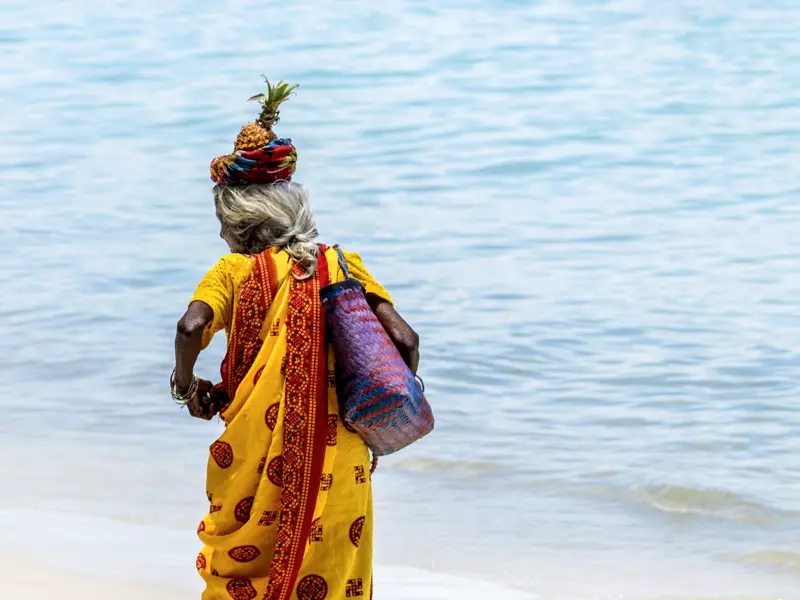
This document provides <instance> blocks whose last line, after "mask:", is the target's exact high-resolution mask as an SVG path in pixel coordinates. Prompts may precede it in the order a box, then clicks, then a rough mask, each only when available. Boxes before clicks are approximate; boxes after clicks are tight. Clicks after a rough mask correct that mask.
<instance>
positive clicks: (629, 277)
mask: <svg viewBox="0 0 800 600" xmlns="http://www.w3.org/2000/svg"><path fill="white" fill-rule="evenodd" d="M26 4H27V5H23V4H22V3H14V4H12V5H4V6H3V7H2V8H0V55H1V56H2V59H0V82H2V85H3V92H4V93H3V94H2V95H0V150H1V151H2V155H3V157H4V158H3V160H2V161H0V175H1V176H2V183H3V185H2V193H0V210H2V219H0V286H2V287H0V289H2V295H1V296H0V297H1V298H2V299H0V326H1V327H2V331H3V335H2V336H0V355H2V357H3V361H2V362H1V363H0V378H1V379H2V381H3V382H4V385H5V388H6V389H5V394H4V400H3V404H2V406H3V408H4V409H5V410H4V411H3V412H4V418H3V419H2V420H0V438H2V439H1V440H0V449H2V451H3V452H4V453H5V454H4V455H5V456H6V457H8V458H7V459H6V460H5V461H3V465H2V466H0V482H2V483H0V486H2V487H1V488H0V489H1V494H0V496H1V497H2V504H0V506H2V508H4V509H6V510H7V511H9V512H8V514H9V517H8V518H9V519H13V514H15V513H14V511H15V510H16V509H18V508H21V507H25V508H26V509H28V510H34V511H39V513H38V514H54V513H56V512H59V511H62V512H68V513H79V514H82V515H92V516H94V517H97V518H102V519H108V520H110V521H113V522H115V523H120V522H124V523H126V524H127V525H129V526H132V527H143V528H146V527H148V526H155V528H154V529H152V531H155V532H158V531H163V532H172V531H175V532H183V531H186V532H189V533H190V534H191V532H193V531H194V527H195V525H196V523H197V521H198V520H199V518H200V517H201V516H202V513H203V511H204V491H203V490H204V488H203V476H204V461H205V458H206V445H207V444H208V443H210V441H211V440H213V438H214V437H215V434H216V432H217V431H218V425H214V424H206V423H202V422H192V420H191V419H189V418H187V415H186V414H185V413H181V412H180V411H178V410H176V409H175V407H174V406H173V405H172V403H171V400H170V399H169V397H168V395H167V393H166V391H167V385H166V383H167V378H168V376H169V372H170V370H171V368H172V336H173V332H174V324H175V321H176V320H177V318H178V317H179V316H180V314H181V312H182V308H183V306H184V305H185V303H186V301H187V300H188V298H189V296H190V295H191V292H192V290H193V288H194V286H195V284H196V282H197V281H198V280H199V278H200V277H201V276H202V274H203V273H204V272H205V270H206V269H208V268H209V267H210V266H211V265H212V264H213V263H214V261H215V260H216V259H217V258H218V257H219V256H220V255H221V254H222V253H224V252H225V249H224V247H223V245H222V243H221V241H220V240H219V238H218V235H217V233H218V226H217V224H216V222H215V219H214V214H213V207H212V200H211V195H210V182H209V180H208V163H209V161H210V159H211V158H213V157H214V156H216V155H218V154H221V153H224V152H227V151H228V150H229V149H230V147H231V145H232V142H233V139H234V138H235V135H236V132H237V131H238V128H239V127H240V126H241V125H242V124H243V123H244V122H246V121H247V120H249V119H251V118H252V117H253V116H254V115H255V112H254V111H256V107H255V106H254V105H252V104H248V103H246V102H245V100H246V98H248V97H249V96H250V95H252V94H254V93H256V92H258V91H260V89H261V88H260V78H259V76H260V74H261V73H262V72H263V73H265V74H267V75H268V76H270V77H271V78H274V79H278V78H283V79H286V80H289V81H297V82H300V84H301V86H302V87H301V88H300V90H299V94H298V95H297V97H296V98H293V99H292V101H291V102H290V103H289V104H288V105H287V106H286V108H285V109H284V110H283V114H282V116H283V120H282V122H281V123H280V125H279V126H278V128H277V129H278V133H279V134H281V135H284V136H289V137H291V138H292V139H293V140H294V142H295V144H296V145H297V146H298V148H299V152H300V161H299V168H298V173H297V177H296V178H297V180H298V181H301V182H303V183H305V184H306V185H307V186H308V187H309V189H310V191H311V196H312V199H313V204H314V208H315V212H316V214H317V216H318V220H319V222H320V229H321V231H322V237H323V239H324V240H325V241H327V242H329V243H332V242H338V243H340V244H342V245H343V246H345V247H347V248H349V249H352V250H357V251H359V252H360V253H362V255H363V256H364V257H365V260H366V262H367V264H368V266H369V267H370V269H371V270H372V271H373V273H374V274H375V275H376V276H377V277H378V278H379V279H380V280H381V281H382V282H383V283H385V285H386V286H387V287H388V288H389V289H390V291H391V292H392V293H393V294H394V296H395V299H396V301H397V304H398V307H399V308H400V310H401V312H402V313H403V314H404V315H405V316H406V317H407V318H408V320H409V321H411V322H412V324H413V325H414V326H415V327H416V328H417V329H418V330H419V332H420V334H421V335H422V338H423V346H422V354H423V366H422V375H423V376H424V377H425V380H426V383H427V384H428V389H429V397H430V399H431V401H432V403H433V405H434V408H435V410H436V414H437V417H438V430H437V432H436V435H434V436H432V437H430V438H429V439H427V440H425V441H424V442H422V443H420V444H418V445H417V446H415V447H412V448H410V449H409V450H408V451H406V452H403V453H401V454H400V455H398V456H397V457H394V458H392V459H388V460H385V461H383V463H382V467H381V469H380V471H379V475H378V476H376V480H375V483H376V503H377V513H378V515H377V516H378V537H377V539H376V542H377V545H378V557H377V560H378V561H379V562H380V563H381V564H382V565H389V566H393V567H396V568H404V567H414V568H417V569H423V570H427V571H430V572H435V573H437V574H452V575H460V576H468V577H471V578H473V579H479V580H483V581H486V582H490V583H491V582H494V583H499V584H505V585H508V586H512V587H517V588H519V589H521V590H523V591H526V592H528V593H531V594H534V595H536V596H538V597H541V598H569V599H572V598H595V597H598V598H599V597H603V598H605V597H612V596H613V597H616V596H617V595H619V594H622V595H625V596H626V597H637V598H638V597H644V596H654V595H658V596H670V597H672V596H675V597H680V598H689V597H694V596H701V595H702V596H708V597H732V596H734V595H737V596H740V595H745V596H759V597H779V596H780V597H783V598H789V597H793V598H800V592H797V591H796V590H800V585H799V584H800V542H798V540H800V491H798V490H799V489H800V488H798V486H797V478H798V476H799V475H800V458H798V456H800V435H798V434H800V412H798V409H797V407H796V404H797V399H798V395H799V394H798V393H799V392H800V384H799V383H798V375H797V373H798V351H799V350H800V316H799V315H798V310H797V298H799V297H800V267H798V258H800V235H798V233H797V232H798V229H799V228H800V208H799V206H800V203H799V202H798V200H800V179H799V178H798V164H800V154H799V153H798V149H797V148H798V147H799V146H800V125H798V123H800V92H798V90H800V44H798V41H797V32H798V31H800V10H798V7H797V4H796V2H790V1H789V0H785V1H780V0H772V1H770V2H767V3H763V2H761V3H758V2H754V1H746V0H729V1H726V2H723V1H722V0H705V1H700V0H695V1H694V2H689V1H677V2H669V3H665V2H655V1H650V2H645V1H643V0H642V1H634V0H630V1H624V0H623V1H618V2H611V1H609V2H602V1H599V0H598V1H590V0H585V1H579V0H565V1H558V2H556V1H541V2H523V1H513V0H493V1H491V2H475V1H472V0H461V1H459V2H455V1H452V0H443V1H441V2H436V3H433V2H428V3H422V2H417V1H412V0H397V1H394V2H386V3H382V4H381V3H374V2H364V1H361V0H356V1H353V2H348V3H346V6H345V5H344V4H343V3H323V2H316V1H307V2H296V3H292V4H287V5H277V4H271V5H270V4H264V3H256V2H231V3H225V4H222V3H210V2H204V1H200V2H193V3H188V2H175V3H156V2H151V1H149V0H142V1H140V2H136V3H123V2H99V1H97V0H86V1H84V2H81V3H72V4H70V5H67V4H63V3H56V2H47V1H45V2H39V3H26ZM223 345H224V344H223V340H217V341H216V342H215V344H214V345H213V347H212V349H211V350H210V351H209V353H208V354H209V355H208V356H204V357H203V359H202V360H201V363H200V366H199V368H198V373H199V374H202V375H203V376H206V377H209V378H211V377H213V376H214V374H215V372H216V369H217V366H218V362H219V360H220V358H221V356H222V352H223ZM45 521H46V519H45ZM31 522H32V523H36V522H39V520H38V519H31ZM31 526H32V527H34V526H35V525H34V524H32V525H31ZM42 529H47V530H48V531H50V532H51V533H52V528H44V527H42ZM7 531H12V529H7ZM147 531H150V529H147ZM42 535H45V532H44V531H43V532H42ZM163 535H164V538H163V539H164V540H167V541H165V542H163V543H164V544H167V545H168V544H169V542H168V540H170V539H172V538H171V537H170V536H169V535H168V534H167V533H164V534H163ZM170 535H171V534H170ZM6 537H8V538H9V541H11V539H12V537H13V536H12V535H11V533H7V534H6ZM14 539H16V538H14ZM150 543H152V544H158V534H153V537H152V538H150ZM0 544H2V542H0ZM89 546H91V545H89ZM192 547H193V546H192V544H191V543H189V544H188V546H186V550H185V554H186V556H185V563H186V571H185V572H182V571H181V570H180V569H179V568H178V567H175V568H173V569H172V570H170V571H169V573H168V574H166V575H164V574H160V575H159V574H155V571H156V570H157V569H153V568H149V567H148V568H145V567H144V566H141V571H142V572H143V573H146V575H142V576H143V577H146V576H152V577H156V576H158V577H161V576H162V575H164V576H165V577H167V576H169V577H172V578H173V579H174V580H175V581H176V582H178V583H181V584H182V583H183V582H184V581H186V580H189V581H194V574H193V572H192V567H193V561H194V553H193V552H190V551H191V549H192ZM174 548H175V553H176V556H177V555H178V554H180V553H181V552H184V550H183V548H184V546H175V547H174ZM179 548H180V549H179ZM33 550H35V549H32V551H33ZM40 550H41V549H40ZM90 550H91V548H89V550H87V552H86V554H87V557H86V561H90V558H88V556H89V555H90V554H91V551H90ZM43 552H44V551H43ZM177 558H180V557H179V556H177ZM173 560H175V558H173ZM176 564H180V562H179V561H176ZM143 565H144V563H143ZM133 571H134V572H136V568H135V565H134V568H133ZM413 572H417V571H413ZM376 597H377V598H379V599H380V598H381V594H380V593H377V594H376ZM420 597H421V596H420Z"/></svg>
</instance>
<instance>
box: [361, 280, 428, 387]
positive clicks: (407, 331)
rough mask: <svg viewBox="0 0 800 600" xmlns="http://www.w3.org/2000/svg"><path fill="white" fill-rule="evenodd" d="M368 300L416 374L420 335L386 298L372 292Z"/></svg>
mask: <svg viewBox="0 0 800 600" xmlns="http://www.w3.org/2000/svg"><path fill="white" fill-rule="evenodd" d="M367 301H368V302H369V305H370V307H371V308H372V312H374V313H375V316H376V317H377V318H378V321H380V322H381V325H383V328H384V329H385V330H386V333H388V334H389V337H390V338H391V339H392V342H394V345H395V346H396V347H397V350H398V352H400V356H402V357H403V360H404V361H405V363H406V364H407V365H408V368H409V369H411V372H412V373H413V374H414V375H416V374H417V369H418V368H419V335H417V332H416V331H414V330H413V329H412V328H411V325H409V324H408V323H406V322H405V320H404V319H403V317H401V316H400V315H399V314H398V313H397V311H396V310H395V309H394V307H393V306H392V305H391V304H389V303H388V302H386V300H383V299H382V298H379V297H377V296H373V295H371V294H370V295H368V296H367Z"/></svg>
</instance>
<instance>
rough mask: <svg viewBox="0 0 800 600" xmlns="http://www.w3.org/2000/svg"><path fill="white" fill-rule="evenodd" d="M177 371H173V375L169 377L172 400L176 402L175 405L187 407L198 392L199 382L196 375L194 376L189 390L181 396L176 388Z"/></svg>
mask: <svg viewBox="0 0 800 600" xmlns="http://www.w3.org/2000/svg"><path fill="white" fill-rule="evenodd" d="M177 371H178V369H177V368H175V369H172V375H170V377H169V391H170V395H171V396H172V400H173V401H174V402H175V404H178V405H180V406H186V404H188V403H189V401H190V400H191V399H192V398H194V395H195V393H196V392H197V386H198V381H199V380H198V379H197V377H196V376H195V375H192V382H191V383H190V384H189V388H188V389H187V390H186V391H185V392H184V393H183V394H181V393H180V392H179V391H178V390H177V388H176V387H175V374H176V373H177Z"/></svg>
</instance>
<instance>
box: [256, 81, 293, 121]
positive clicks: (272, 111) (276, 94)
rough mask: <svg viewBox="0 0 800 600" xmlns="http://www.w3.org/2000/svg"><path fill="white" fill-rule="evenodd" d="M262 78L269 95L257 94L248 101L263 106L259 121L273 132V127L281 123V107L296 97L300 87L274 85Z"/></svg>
mask: <svg viewBox="0 0 800 600" xmlns="http://www.w3.org/2000/svg"><path fill="white" fill-rule="evenodd" d="M262 77H264V81H265V82H266V83H267V93H266V94H265V93H263V92H262V93H260V94H256V95H255V96H252V97H251V98H249V99H248V101H249V102H251V101H258V102H259V103H260V104H261V114H260V115H259V116H258V119H257V121H258V123H259V124H260V125H261V126H262V127H264V129H269V130H272V127H273V125H275V123H277V122H278V121H280V110H279V108H280V105H281V104H283V103H284V102H286V100H288V99H289V98H290V97H291V96H292V95H294V91H295V90H296V89H297V88H298V87H300V86H299V85H298V84H296V83H295V84H291V85H290V84H288V83H286V82H284V81H279V82H278V83H276V84H272V83H270V82H269V79H267V78H266V76H264V75H262Z"/></svg>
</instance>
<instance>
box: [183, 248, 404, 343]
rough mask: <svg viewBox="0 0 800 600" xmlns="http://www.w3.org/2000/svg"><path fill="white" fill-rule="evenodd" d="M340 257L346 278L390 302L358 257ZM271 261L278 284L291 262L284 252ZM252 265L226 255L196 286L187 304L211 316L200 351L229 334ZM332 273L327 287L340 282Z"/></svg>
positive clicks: (239, 256) (248, 260)
mask: <svg viewBox="0 0 800 600" xmlns="http://www.w3.org/2000/svg"><path fill="white" fill-rule="evenodd" d="M329 252H330V251H329ZM344 257H345V259H346V260H347V267H348V269H350V276H351V277H352V278H353V279H357V280H358V281H360V282H361V284H362V285H363V286H364V287H365V288H366V290H367V293H368V294H374V295H375V296H378V297H379V298H382V299H384V300H386V301H387V302H392V298H391V296H389V293H388V292H387V291H386V290H385V289H384V287H383V286H382V285H381V284H380V283H378V282H377V281H375V279H374V278H373V277H372V275H370V273H369V271H368V270H367V268H366V267H365V266H364V263H363V261H362V260H361V256H359V255H358V254H357V253H355V252H344ZM274 258H275V266H276V268H277V275H278V281H280V282H282V281H283V280H284V279H285V277H286V276H287V275H288V274H289V269H290V265H291V262H290V261H291V259H290V257H289V255H288V254H287V253H286V251H284V250H278V251H276V252H275V254H274ZM320 258H321V257H320ZM329 258H330V257H329ZM253 263H255V257H251V256H246V255H244V254H226V255H225V256H223V257H222V258H220V259H219V261H217V264H215V265H214V266H213V267H211V270H209V271H208V273H206V275H205V277H203V279H202V280H201V281H200V284H199V285H198V286H197V290H196V291H195V293H194V295H193V296H192V299H191V302H195V301H200V302H204V303H205V304H207V305H208V306H209V307H211V310H212V311H213V312H214V318H213V320H212V321H211V323H209V324H208V326H207V327H206V329H205V331H204V332H203V348H205V347H206V346H208V344H209V343H211V338H212V337H214V334H215V333H217V332H218V331H220V330H222V329H225V332H226V334H230V331H231V324H232V322H233V314H234V307H235V304H236V300H237V299H238V297H239V288H240V286H241V284H242V282H243V281H244V280H245V279H247V276H248V275H250V271H251V269H252V268H253ZM328 264H329V265H332V264H336V262H335V261H334V260H328ZM336 271H337V273H336V274H335V275H334V273H333V272H331V278H330V280H331V283H333V282H336V281H341V280H342V279H344V274H343V273H342V272H341V269H339V268H337V269H336Z"/></svg>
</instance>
